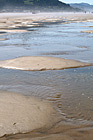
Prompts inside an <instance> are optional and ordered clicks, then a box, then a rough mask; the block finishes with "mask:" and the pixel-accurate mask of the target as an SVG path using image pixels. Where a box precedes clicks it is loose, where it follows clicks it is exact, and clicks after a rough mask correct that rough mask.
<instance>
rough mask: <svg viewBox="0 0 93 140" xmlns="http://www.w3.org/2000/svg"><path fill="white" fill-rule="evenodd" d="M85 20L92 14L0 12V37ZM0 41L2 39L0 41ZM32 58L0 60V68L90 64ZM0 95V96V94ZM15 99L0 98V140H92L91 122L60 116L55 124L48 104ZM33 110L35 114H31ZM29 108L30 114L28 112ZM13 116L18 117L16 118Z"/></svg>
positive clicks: (15, 96)
mask: <svg viewBox="0 0 93 140" xmlns="http://www.w3.org/2000/svg"><path fill="white" fill-rule="evenodd" d="M86 21H87V22H88V21H93V14H84V13H76V14H75V13H69V14H68V13H51V14H50V13H48V14H47V13H42V14H41V13H38V14H35V15H33V14H30V13H27V14H26V13H25V14H23V13H20V14H18V13H17V14H16V13H13V14H11V13H2V14H1V15H0V34H7V33H8V32H10V33H21V32H28V31H29V30H27V29H29V28H32V27H37V26H38V27H40V26H41V27H42V26H44V25H48V24H51V23H52V24H61V23H62V24H67V23H70V22H86ZM3 40H4V39H1V41H3ZM32 58H33V57H32ZM32 58H31V57H22V58H21V57H20V58H16V59H12V60H5V61H0V67H2V68H12V69H21V70H54V69H65V68H73V67H85V66H91V65H92V64H89V63H83V62H79V61H74V60H65V59H62V58H51V57H46V60H43V61H44V62H43V63H42V61H41V60H42V59H43V58H45V57H37V59H36V57H34V58H35V59H32ZM37 60H38V61H37ZM31 61H32V62H31ZM33 61H34V63H33ZM54 62H55V63H54ZM63 62H64V64H63ZM31 64H34V66H33V65H32V66H31ZM52 64H53V65H52ZM41 67H42V68H41ZM0 93H1V94H2V92H0ZM19 96H20V95H16V94H14V93H12V94H11V93H3V94H2V98H0V100H1V102H0V106H1V109H0V112H2V113H1V114H0V129H1V131H0V136H3V135H5V134H6V135H5V136H4V137H2V138H0V139H1V140H6V139H7V140H10V139H12V140H14V139H18V140H30V139H31V140H56V139H58V140H68V139H69V140H92V139H93V122H92V121H86V120H82V121H78V120H74V119H66V118H65V117H63V115H62V114H61V115H62V118H61V120H60V121H59V122H58V116H56V119H57V121H53V120H56V119H55V117H54V116H55V114H57V113H56V109H54V107H53V106H51V105H50V104H49V103H44V104H43V103H42V102H41V100H39V99H35V100H33V99H30V98H27V97H25V96H20V97H19ZM28 100H29V101H28ZM48 102H49V101H48ZM37 103H38V105H37ZM20 104H21V105H20ZM35 105H36V106H35ZM19 106H20V110H19ZM32 106H33V107H32ZM40 107H41V108H42V111H40ZM33 108H34V111H35V112H33ZM30 109H31V112H30V111H29V110H30ZM21 111H23V112H21ZM32 112H33V114H32ZM37 112H38V113H37ZM29 113H30V114H29ZM17 114H19V115H18V116H17ZM38 114H39V115H38ZM40 114H41V115H40ZM32 115H33V118H32ZM19 116H20V117H19ZM26 117H27V119H25V121H24V118H26ZM27 120H28V122H27ZM33 120H34V121H33ZM41 120H42V121H41ZM29 121H30V122H31V124H30V123H29ZM52 121H53V122H52ZM55 122H56V123H55ZM18 123H19V124H20V125H19V124H18ZM41 123H42V124H41ZM32 124H33V128H31V127H32ZM2 126H3V129H2ZM46 126H47V127H46ZM28 127H29V128H28ZM14 133H15V135H14ZM22 133H25V134H22Z"/></svg>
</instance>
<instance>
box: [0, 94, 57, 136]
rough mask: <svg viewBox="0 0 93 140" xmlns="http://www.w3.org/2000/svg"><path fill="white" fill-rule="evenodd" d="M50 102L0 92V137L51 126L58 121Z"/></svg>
mask: <svg viewBox="0 0 93 140" xmlns="http://www.w3.org/2000/svg"><path fill="white" fill-rule="evenodd" d="M58 118H59V117H58V114H57V112H56V111H55V109H54V107H53V106H52V104H50V103H49V102H47V101H44V100H40V99H36V98H33V97H31V96H30V97H28V96H23V95H19V94H16V93H10V92H0V137H1V136H4V135H5V134H16V133H25V132H29V131H32V130H34V129H39V128H44V129H47V128H49V127H51V126H52V125H53V124H54V123H55V122H57V121H58Z"/></svg>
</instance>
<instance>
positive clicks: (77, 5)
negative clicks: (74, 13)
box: [70, 3, 93, 12]
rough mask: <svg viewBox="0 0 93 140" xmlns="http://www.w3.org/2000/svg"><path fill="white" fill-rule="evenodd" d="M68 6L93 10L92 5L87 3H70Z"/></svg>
mask: <svg viewBox="0 0 93 140" xmlns="http://www.w3.org/2000/svg"><path fill="white" fill-rule="evenodd" d="M70 6H72V7H73V8H79V9H82V10H84V11H89V12H93V5H90V4H88V3H71V4H70Z"/></svg>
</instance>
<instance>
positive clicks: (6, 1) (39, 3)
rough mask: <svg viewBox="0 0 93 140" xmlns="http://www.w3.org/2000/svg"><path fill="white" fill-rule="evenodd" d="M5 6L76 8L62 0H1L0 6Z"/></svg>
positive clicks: (69, 9)
mask: <svg viewBox="0 0 93 140" xmlns="http://www.w3.org/2000/svg"><path fill="white" fill-rule="evenodd" d="M5 6H11V7H12V8H13V7H14V6H16V7H21V8H22V7H23V8H24V9H28V8H29V9H41V10H46V9H50V10H55V11H57V10H65V11H66V10H67V11H71V10H74V8H72V7H70V5H69V4H65V3H63V2H60V1H59V0H0V8H3V7H5ZM41 7H42V8H41ZM19 9H20V8H19Z"/></svg>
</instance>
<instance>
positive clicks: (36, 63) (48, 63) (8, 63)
mask: <svg viewBox="0 0 93 140" xmlns="http://www.w3.org/2000/svg"><path fill="white" fill-rule="evenodd" d="M86 66H93V63H85V62H80V61H75V60H69V59H64V58H56V57H46V56H32V57H31V56H28V57H19V58H15V59H11V60H4V61H0V67H1V68H8V69H19V70H29V71H42V70H61V69H68V68H78V67H86Z"/></svg>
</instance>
